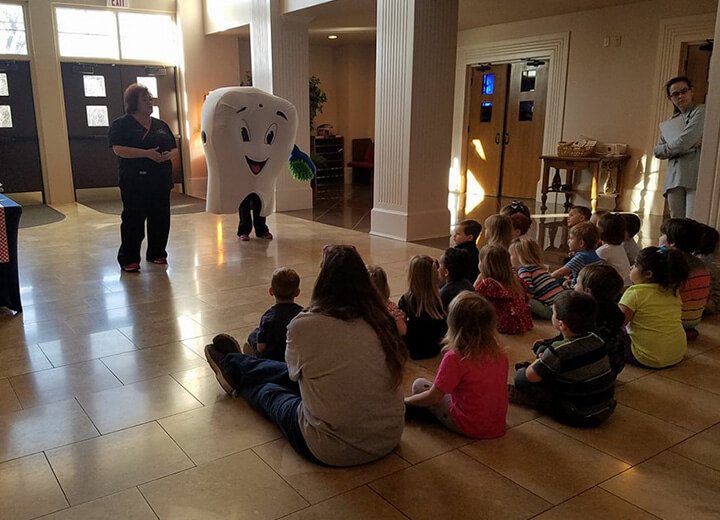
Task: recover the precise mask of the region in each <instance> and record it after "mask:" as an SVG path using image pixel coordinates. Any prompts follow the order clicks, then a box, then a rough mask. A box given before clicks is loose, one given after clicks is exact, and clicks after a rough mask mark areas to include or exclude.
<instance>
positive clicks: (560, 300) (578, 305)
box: [553, 291, 598, 335]
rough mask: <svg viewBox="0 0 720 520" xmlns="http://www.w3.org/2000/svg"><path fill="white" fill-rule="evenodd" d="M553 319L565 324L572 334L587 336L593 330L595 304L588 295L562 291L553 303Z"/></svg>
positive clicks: (595, 311) (595, 316)
mask: <svg viewBox="0 0 720 520" xmlns="http://www.w3.org/2000/svg"><path fill="white" fill-rule="evenodd" d="M553 306H554V307H555V317H556V318H557V319H558V320H561V321H563V322H564V323H565V325H566V326H567V328H568V329H570V331H571V332H572V333H573V334H579V335H582V334H587V333H588V332H590V331H591V330H593V329H594V328H595V319H596V318H597V312H598V311H597V302H596V301H595V298H593V297H592V296H590V295H589V294H585V293H581V292H577V291H563V292H561V293H560V294H558V295H557V296H556V297H555V301H554V302H553Z"/></svg>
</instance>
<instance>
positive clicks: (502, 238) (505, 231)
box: [483, 213, 513, 249]
mask: <svg viewBox="0 0 720 520" xmlns="http://www.w3.org/2000/svg"><path fill="white" fill-rule="evenodd" d="M512 235H513V225H512V220H510V217H508V216H506V215H500V214H499V213H498V214H497V215H490V216H489V217H488V218H487V219H485V233H484V235H483V236H484V237H485V244H486V245H485V246H483V247H487V246H500V247H502V248H503V249H507V248H508V247H510V242H512Z"/></svg>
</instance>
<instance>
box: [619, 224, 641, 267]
mask: <svg viewBox="0 0 720 520" xmlns="http://www.w3.org/2000/svg"><path fill="white" fill-rule="evenodd" d="M622 217H623V219H624V220H625V240H624V241H623V248H625V254H627V257H628V262H630V265H633V264H634V263H635V257H636V256H637V255H638V253H639V252H640V246H639V245H638V243H637V240H635V235H637V234H638V233H639V232H640V226H641V225H642V223H641V222H640V217H638V216H637V215H636V214H635V213H623V214H622Z"/></svg>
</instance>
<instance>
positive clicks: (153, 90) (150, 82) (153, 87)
mask: <svg viewBox="0 0 720 520" xmlns="http://www.w3.org/2000/svg"><path fill="white" fill-rule="evenodd" d="M137 84H138V85H142V86H143V87H146V88H147V89H148V90H149V91H150V95H151V96H152V97H153V99H157V98H158V89H157V78H154V77H152V76H138V77H137Z"/></svg>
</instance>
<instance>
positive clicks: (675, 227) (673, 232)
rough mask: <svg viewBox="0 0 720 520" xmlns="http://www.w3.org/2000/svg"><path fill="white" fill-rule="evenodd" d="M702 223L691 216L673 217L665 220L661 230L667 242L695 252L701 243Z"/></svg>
mask: <svg viewBox="0 0 720 520" xmlns="http://www.w3.org/2000/svg"><path fill="white" fill-rule="evenodd" d="M700 226H701V224H700V223H699V222H698V221H696V220H692V219H690V218H671V219H670V220H667V221H665V222H663V224H662V225H661V226H660V232H661V233H662V234H663V235H665V237H666V238H667V243H668V244H669V245H671V246H673V247H676V248H678V249H679V250H680V251H682V252H684V253H694V252H695V251H696V250H697V248H698V245H699V244H700V234H701V232H702V231H701V229H700Z"/></svg>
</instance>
